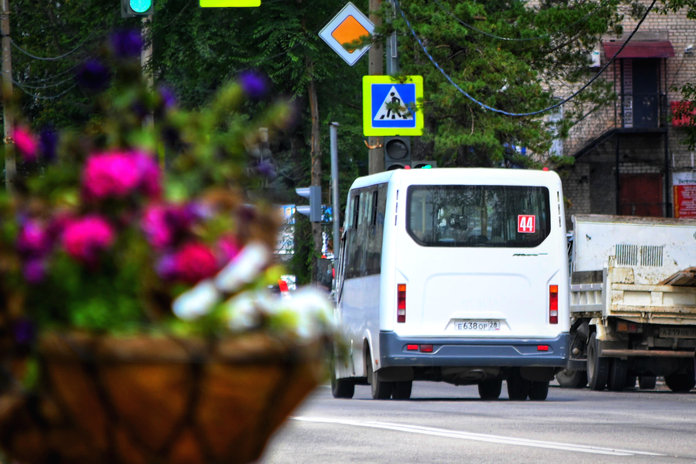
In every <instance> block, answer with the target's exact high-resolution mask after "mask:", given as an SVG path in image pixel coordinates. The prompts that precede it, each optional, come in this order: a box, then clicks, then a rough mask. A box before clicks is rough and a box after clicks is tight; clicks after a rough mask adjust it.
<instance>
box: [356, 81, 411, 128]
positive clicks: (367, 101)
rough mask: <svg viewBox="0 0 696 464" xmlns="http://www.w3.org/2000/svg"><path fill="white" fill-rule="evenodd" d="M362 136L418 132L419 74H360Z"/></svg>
mask: <svg viewBox="0 0 696 464" xmlns="http://www.w3.org/2000/svg"><path fill="white" fill-rule="evenodd" d="M362 86H363V133H364V134H365V135H368V136H370V135H422V134H423V125H424V124H423V111H422V109H421V108H418V104H419V101H421V100H422V99H423V77H422V76H406V78H405V80H404V79H403V78H398V79H397V78H396V77H395V76H363V83H362Z"/></svg>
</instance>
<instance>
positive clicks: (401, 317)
mask: <svg viewBox="0 0 696 464" xmlns="http://www.w3.org/2000/svg"><path fill="white" fill-rule="evenodd" d="M396 322H406V284H398V285H397V286H396Z"/></svg>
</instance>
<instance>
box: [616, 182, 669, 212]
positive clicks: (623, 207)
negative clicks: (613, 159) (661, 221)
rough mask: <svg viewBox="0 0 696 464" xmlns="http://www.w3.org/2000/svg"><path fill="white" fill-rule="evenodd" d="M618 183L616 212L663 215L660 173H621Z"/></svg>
mask: <svg viewBox="0 0 696 464" xmlns="http://www.w3.org/2000/svg"><path fill="white" fill-rule="evenodd" d="M619 185H620V190H619V211H618V214H622V215H629V216H655V217H662V216H664V214H663V210H662V198H663V196H662V190H663V184H662V175H661V174H622V175H621V178H620V179H619Z"/></svg>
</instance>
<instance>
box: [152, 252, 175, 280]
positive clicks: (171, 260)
mask: <svg viewBox="0 0 696 464" xmlns="http://www.w3.org/2000/svg"><path fill="white" fill-rule="evenodd" d="M155 271H156V272H157V275H159V276H160V277H161V278H163V279H165V280H173V279H175V278H176V257H175V256H174V255H173V254H166V255H164V256H162V257H161V258H160V259H159V260H158V261H157V264H156V265H155Z"/></svg>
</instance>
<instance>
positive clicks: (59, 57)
mask: <svg viewBox="0 0 696 464" xmlns="http://www.w3.org/2000/svg"><path fill="white" fill-rule="evenodd" d="M88 40H89V37H88V38H86V39H84V40H83V41H82V42H80V44H79V45H77V46H76V47H75V48H73V49H72V50H70V51H69V52H66V53H63V54H62V55H58V56H38V55H35V54H33V53H31V52H29V51H27V50H25V49H24V48H22V47H21V46H19V45H17V43H16V42H15V41H14V39H10V43H12V46H13V47H15V48H16V49H17V50H18V51H20V52H21V53H23V54H24V55H26V56H28V57H29V58H33V59H35V60H40V61H58V60H62V59H63V58H67V57H68V56H70V55H72V54H73V53H75V52H76V51H78V50H79V49H80V48H82V47H83V46H84V45H85V43H87V41H88Z"/></svg>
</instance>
